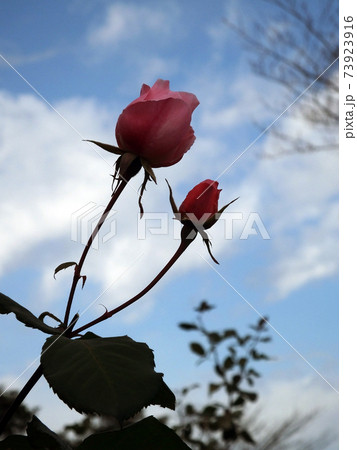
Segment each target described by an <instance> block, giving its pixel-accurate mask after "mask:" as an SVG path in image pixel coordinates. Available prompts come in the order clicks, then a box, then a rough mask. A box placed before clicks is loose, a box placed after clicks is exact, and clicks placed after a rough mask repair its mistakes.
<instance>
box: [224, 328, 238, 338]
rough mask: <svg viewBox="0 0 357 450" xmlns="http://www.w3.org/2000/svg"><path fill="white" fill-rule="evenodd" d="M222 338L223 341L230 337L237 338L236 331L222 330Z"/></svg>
mask: <svg viewBox="0 0 357 450" xmlns="http://www.w3.org/2000/svg"><path fill="white" fill-rule="evenodd" d="M223 336H224V338H225V339H228V338H231V337H237V331H236V330H234V329H227V330H224V333H223Z"/></svg>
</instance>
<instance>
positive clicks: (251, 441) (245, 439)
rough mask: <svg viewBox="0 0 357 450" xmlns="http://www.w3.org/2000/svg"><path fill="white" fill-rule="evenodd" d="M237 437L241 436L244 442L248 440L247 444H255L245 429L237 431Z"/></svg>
mask: <svg viewBox="0 0 357 450" xmlns="http://www.w3.org/2000/svg"><path fill="white" fill-rule="evenodd" d="M239 437H241V438H242V439H243V440H244V441H245V442H248V443H249V444H253V445H254V444H255V441H254V439H253V438H252V436H251V435H250V434H249V433H248V431H247V430H243V431H241V432H240V433H239Z"/></svg>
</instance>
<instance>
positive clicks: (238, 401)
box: [233, 396, 245, 406]
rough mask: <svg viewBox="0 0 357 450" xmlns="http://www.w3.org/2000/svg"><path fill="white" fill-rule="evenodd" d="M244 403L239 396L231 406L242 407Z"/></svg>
mask: <svg viewBox="0 0 357 450" xmlns="http://www.w3.org/2000/svg"><path fill="white" fill-rule="evenodd" d="M244 403H245V400H244V398H243V397H241V396H238V397H237V398H236V399H235V400H234V402H233V406H243V405H244Z"/></svg>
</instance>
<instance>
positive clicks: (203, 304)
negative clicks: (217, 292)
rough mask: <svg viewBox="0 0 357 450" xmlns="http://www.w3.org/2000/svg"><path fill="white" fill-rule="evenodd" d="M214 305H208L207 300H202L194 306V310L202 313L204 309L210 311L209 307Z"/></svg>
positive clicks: (212, 307)
mask: <svg viewBox="0 0 357 450" xmlns="http://www.w3.org/2000/svg"><path fill="white" fill-rule="evenodd" d="M214 308H215V306H213V305H210V304H209V303H208V302H206V300H203V301H202V302H201V303H200V304H199V305H198V307H197V308H195V311H197V312H200V313H203V312H206V311H211V309H214Z"/></svg>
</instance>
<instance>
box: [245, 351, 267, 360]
mask: <svg viewBox="0 0 357 450" xmlns="http://www.w3.org/2000/svg"><path fill="white" fill-rule="evenodd" d="M250 355H251V357H252V358H253V359H254V360H256V361H259V360H260V359H269V357H268V356H267V355H265V354H264V353H258V352H257V351H256V350H255V349H254V348H253V349H252V350H251V351H250Z"/></svg>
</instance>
